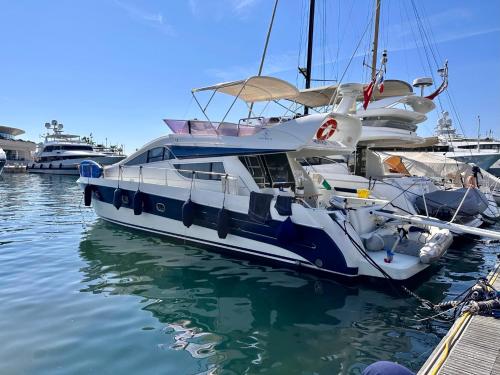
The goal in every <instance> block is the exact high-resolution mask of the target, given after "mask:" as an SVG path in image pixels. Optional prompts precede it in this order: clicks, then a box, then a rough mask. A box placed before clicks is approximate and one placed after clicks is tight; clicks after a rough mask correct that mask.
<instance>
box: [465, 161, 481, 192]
mask: <svg viewBox="0 0 500 375" xmlns="http://www.w3.org/2000/svg"><path fill="white" fill-rule="evenodd" d="M478 175H480V176H481V178H483V174H482V173H481V169H480V168H479V167H478V166H477V165H474V164H473V165H472V175H471V176H469V177H467V184H466V185H467V187H471V188H473V189H476V188H479V178H478Z"/></svg>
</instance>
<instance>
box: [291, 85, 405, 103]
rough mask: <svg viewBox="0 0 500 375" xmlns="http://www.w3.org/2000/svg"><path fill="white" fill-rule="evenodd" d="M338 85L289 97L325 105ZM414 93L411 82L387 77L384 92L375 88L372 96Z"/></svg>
mask: <svg viewBox="0 0 500 375" xmlns="http://www.w3.org/2000/svg"><path fill="white" fill-rule="evenodd" d="M337 87H338V85H330V86H322V87H315V88H312V89H304V90H300V94H299V95H298V96H296V97H294V98H288V99H290V100H293V101H295V102H297V103H300V104H303V105H305V106H307V107H311V108H315V107H324V106H327V105H330V104H331V101H332V98H334V97H335V95H336V93H337ZM412 93H413V89H412V87H411V85H410V84H409V83H407V82H404V81H399V80H394V79H386V80H385V81H384V92H379V91H378V90H374V93H373V97H372V98H373V99H374V100H379V99H383V98H388V97H392V96H405V95H410V94H412ZM340 99H341V98H340V95H339V97H338V98H337V100H336V101H337V102H339V101H340ZM359 99H360V100H361V99H363V96H362V95H361V96H360V97H359Z"/></svg>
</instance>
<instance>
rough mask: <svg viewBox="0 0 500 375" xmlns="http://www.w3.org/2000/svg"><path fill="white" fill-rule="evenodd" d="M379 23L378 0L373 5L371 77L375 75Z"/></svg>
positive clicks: (373, 77)
mask: <svg viewBox="0 0 500 375" xmlns="http://www.w3.org/2000/svg"><path fill="white" fill-rule="evenodd" d="M379 24H380V0H376V6H375V31H374V33H373V56H372V79H375V76H376V75H377V53H378V29H379Z"/></svg>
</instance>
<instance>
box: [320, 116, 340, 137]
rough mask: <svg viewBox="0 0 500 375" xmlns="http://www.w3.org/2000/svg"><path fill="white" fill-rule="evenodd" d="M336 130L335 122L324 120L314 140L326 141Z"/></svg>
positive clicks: (331, 119) (333, 120)
mask: <svg viewBox="0 0 500 375" xmlns="http://www.w3.org/2000/svg"><path fill="white" fill-rule="evenodd" d="M336 130H337V121H336V120H335V119H333V118H330V119H328V120H326V121H325V122H324V123H323V124H322V125H321V126H320V127H319V129H318V131H317V132H316V138H317V139H319V140H320V141H326V140H327V139H328V138H330V137H331V136H332V135H333V134H334V133H335V131H336Z"/></svg>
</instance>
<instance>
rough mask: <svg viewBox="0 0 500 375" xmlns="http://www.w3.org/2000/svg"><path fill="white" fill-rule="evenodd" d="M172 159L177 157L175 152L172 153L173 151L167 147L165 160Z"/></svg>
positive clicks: (164, 155)
mask: <svg viewBox="0 0 500 375" xmlns="http://www.w3.org/2000/svg"><path fill="white" fill-rule="evenodd" d="M170 159H175V156H174V154H172V151H170V149H169V148H167V147H165V151H164V154H163V160H170Z"/></svg>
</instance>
